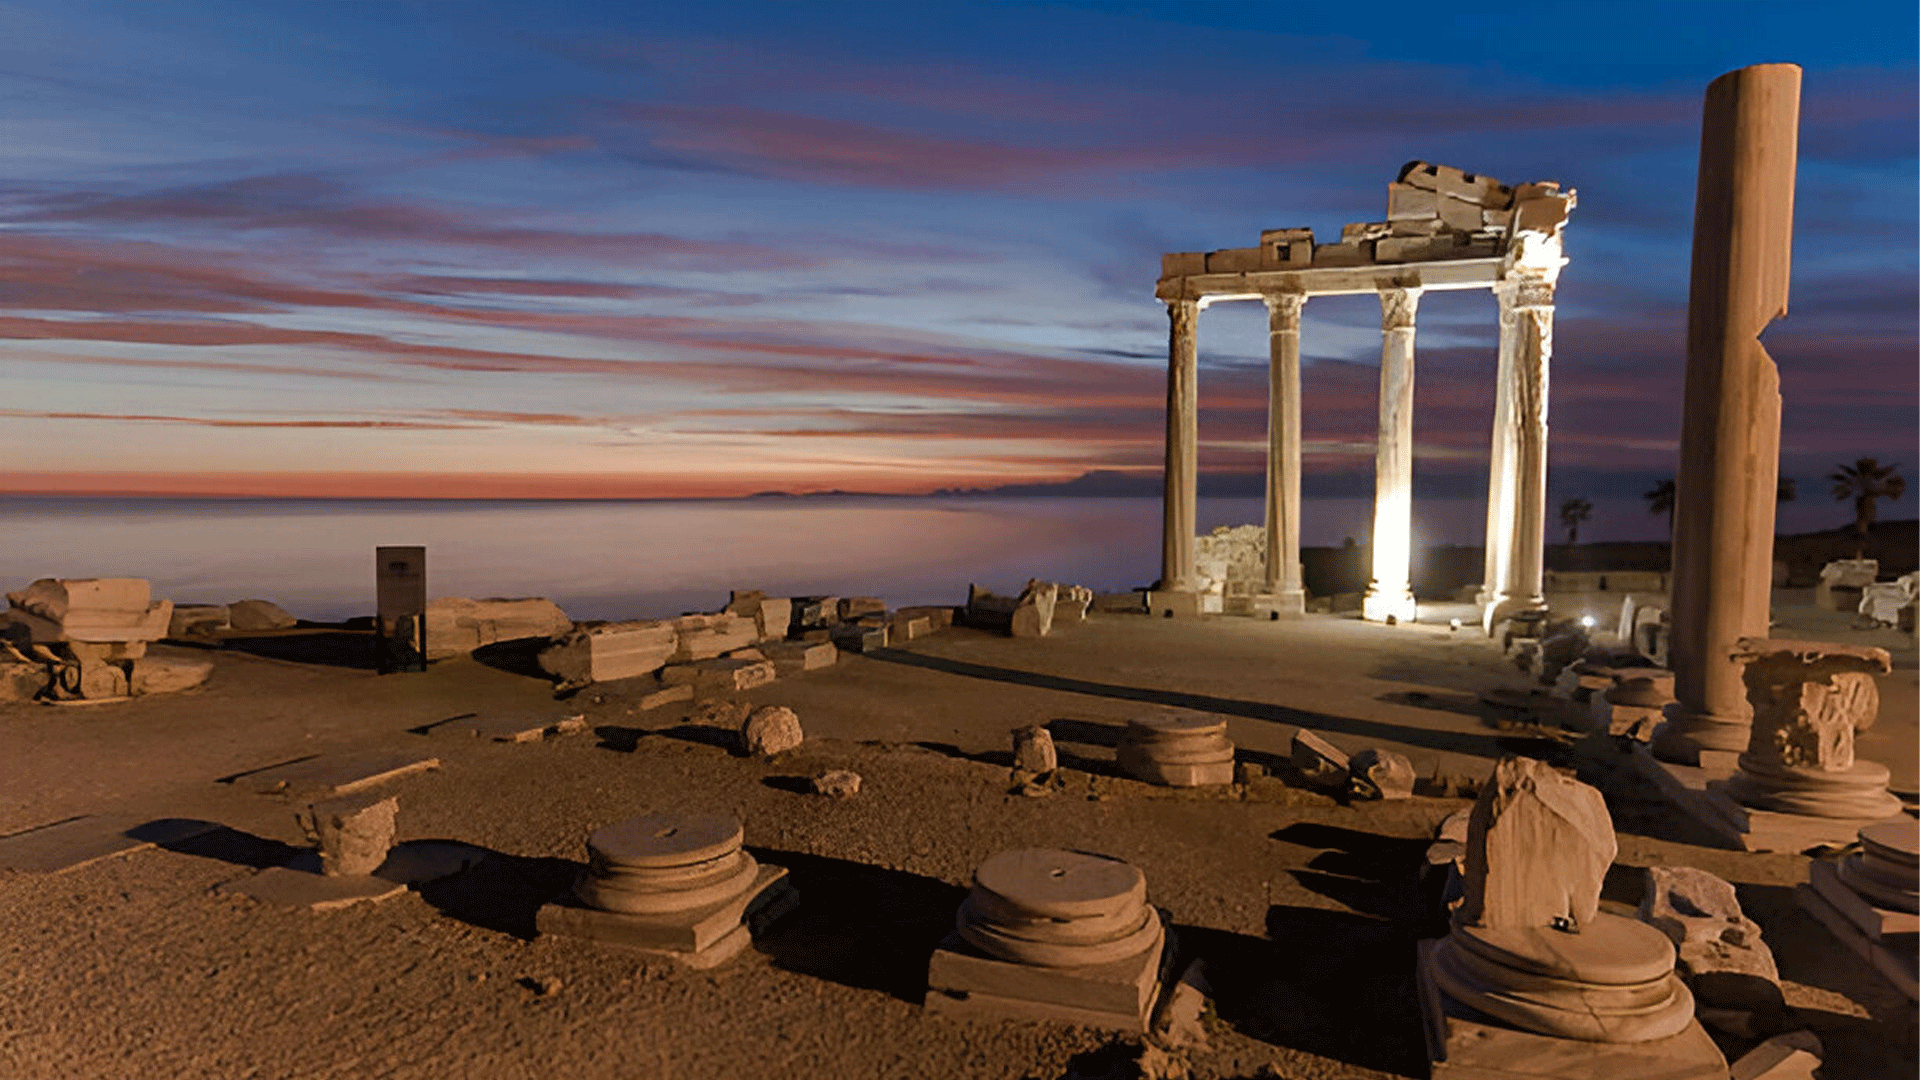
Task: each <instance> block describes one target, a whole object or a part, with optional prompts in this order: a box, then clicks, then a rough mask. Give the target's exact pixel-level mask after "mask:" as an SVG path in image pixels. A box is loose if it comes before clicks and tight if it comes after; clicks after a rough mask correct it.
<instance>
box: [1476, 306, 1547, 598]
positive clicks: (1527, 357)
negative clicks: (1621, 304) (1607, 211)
mask: <svg viewBox="0 0 1920 1080" xmlns="http://www.w3.org/2000/svg"><path fill="white" fill-rule="evenodd" d="M1553 285H1554V283H1553V279H1552V278H1551V277H1548V276H1545V275H1537V276H1536V275H1524V276H1517V277H1514V278H1510V279H1509V280H1508V282H1507V283H1506V284H1504V285H1503V286H1502V288H1501V289H1500V308H1501V311H1500V331H1501V335H1502V338H1503V339H1505V338H1507V335H1508V334H1509V333H1511V339H1510V340H1503V341H1502V346H1503V347H1502V349H1501V353H1502V356H1501V359H1502V360H1503V361H1505V362H1504V363H1503V364H1502V365H1501V371H1500V389H1499V397H1501V398H1504V409H1502V408H1501V405H1500V404H1499V403H1496V406H1495V412H1496V415H1495V422H1496V423H1498V422H1500V421H1501V420H1504V421H1505V424H1506V428H1505V430H1504V431H1503V432H1502V433H1501V436H1502V437H1501V438H1500V439H1498V440H1496V447H1497V449H1496V451H1495V454H1494V466H1495V467H1496V468H1498V469H1499V470H1500V471H1501V473H1502V474H1503V475H1502V476H1501V479H1500V482H1499V483H1498V484H1497V485H1496V486H1495V488H1494V489H1493V490H1492V491H1489V493H1488V498H1489V500H1492V499H1493V498H1494V497H1495V496H1496V495H1497V496H1498V498H1499V500H1500V504H1501V505H1500V509H1501V513H1500V515H1499V519H1500V525H1501V529H1500V531H1499V533H1498V535H1497V536H1496V535H1495V534H1492V533H1489V534H1488V536H1487V547H1488V549H1489V550H1490V551H1492V550H1493V549H1495V548H1496V547H1497V548H1498V557H1497V559H1496V558H1494V557H1489V559H1488V562H1489V564H1490V565H1493V566H1494V569H1495V570H1496V571H1497V574H1496V576H1494V577H1490V578H1489V579H1488V581H1489V589H1490V592H1491V595H1489V596H1488V597H1487V599H1486V607H1485V608H1484V609H1483V612H1482V619H1483V623H1484V626H1485V628H1486V630H1487V632H1488V633H1492V632H1493V628H1494V627H1495V626H1498V625H1499V623H1500V621H1501V620H1502V619H1505V618H1506V617H1508V616H1509V615H1513V614H1515V613H1517V612H1522V611H1533V610H1537V609H1540V608H1544V607H1545V606H1546V595H1545V593H1544V592H1543V591H1542V590H1543V585H1544V581H1543V576H1544V557H1545V555H1546V543H1547V369H1548V367H1549V366H1550V365H1551V364H1552V362H1553ZM1502 451H1504V452H1502ZM1488 516H1489V517H1490V518H1491V517H1492V516H1493V515H1492V514H1491V513H1490V514H1489V515H1488Z"/></svg>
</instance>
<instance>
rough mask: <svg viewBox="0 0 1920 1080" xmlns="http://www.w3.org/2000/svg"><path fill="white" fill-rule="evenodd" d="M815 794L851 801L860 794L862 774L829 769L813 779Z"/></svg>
mask: <svg viewBox="0 0 1920 1080" xmlns="http://www.w3.org/2000/svg"><path fill="white" fill-rule="evenodd" d="M813 793H814V794H815V795H828V796H832V797H833V798H836V799H851V798H853V797H854V796H855V795H858V794H859V793H860V774H859V773H857V772H853V771H851V770H848V769H829V770H827V771H826V772H823V773H821V774H820V775H819V776H816V777H814V778H813Z"/></svg>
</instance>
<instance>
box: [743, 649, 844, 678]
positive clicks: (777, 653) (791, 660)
mask: <svg viewBox="0 0 1920 1080" xmlns="http://www.w3.org/2000/svg"><path fill="white" fill-rule="evenodd" d="M760 651H761V652H764V653H766V655H767V659H768V660H769V661H771V662H772V663H773V670H774V672H775V673H776V674H777V675H778V676H779V677H780V678H783V679H785V678H788V677H790V676H793V675H799V674H801V673H803V672H808V671H818V670H819V669H821V668H825V667H832V666H833V663H834V661H836V660H838V659H840V650H839V649H838V648H837V647H835V645H834V644H833V643H832V642H831V641H773V642H768V643H767V644H765V645H762V646H761V647H760Z"/></svg>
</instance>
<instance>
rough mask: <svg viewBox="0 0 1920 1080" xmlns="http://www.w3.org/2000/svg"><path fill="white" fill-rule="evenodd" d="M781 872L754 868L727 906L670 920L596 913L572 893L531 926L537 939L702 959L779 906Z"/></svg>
mask: <svg viewBox="0 0 1920 1080" xmlns="http://www.w3.org/2000/svg"><path fill="white" fill-rule="evenodd" d="M786 876H787V871H786V868H785V867H780V866H768V865H766V864H765V863H762V864H760V871H759V873H758V874H756V875H755V876H754V879H753V884H751V885H749V886H747V888H746V889H745V890H744V891H742V892H741V893H740V894H739V895H738V896H735V897H734V898H732V899H730V900H722V901H720V902H718V903H714V904H708V905H707V906H705V907H698V908H693V909H691V910H689V911H682V912H674V913H672V914H670V915H624V914H620V913H617V912H611V911H599V910H596V909H594V908H590V907H587V906H585V905H584V904H581V903H580V902H578V901H577V900H575V899H574V897H573V890H572V889H568V890H567V891H566V892H565V893H562V894H561V895H560V896H558V897H556V898H554V899H553V900H551V901H549V902H548V903H546V904H545V905H543V906H542V907H541V908H540V911H539V914H538V915H536V916H535V918H534V925H535V926H536V927H537V928H538V929H539V931H540V933H542V934H553V935H555V936H556V937H573V938H581V939H584V940H587V941H594V942H599V943H600V944H603V945H614V946H618V947H621V948H626V949H639V950H645V951H653V952H661V953H703V952H707V951H708V950H710V949H712V948H713V947H714V946H715V945H716V944H717V943H718V942H719V941H720V939H721V938H722V937H724V936H725V935H727V934H729V933H732V932H733V930H734V928H735V927H737V926H739V925H740V924H741V922H742V921H743V920H746V921H752V920H753V919H754V918H756V917H758V916H760V914H761V911H760V909H762V908H764V907H768V906H770V905H775V904H778V903H780V902H782V897H781V895H780V894H781V893H782V892H791V891H792V887H791V886H790V885H789V886H786V887H785V889H776V888H775V886H776V885H777V884H779V883H782V882H784V881H785V878H786Z"/></svg>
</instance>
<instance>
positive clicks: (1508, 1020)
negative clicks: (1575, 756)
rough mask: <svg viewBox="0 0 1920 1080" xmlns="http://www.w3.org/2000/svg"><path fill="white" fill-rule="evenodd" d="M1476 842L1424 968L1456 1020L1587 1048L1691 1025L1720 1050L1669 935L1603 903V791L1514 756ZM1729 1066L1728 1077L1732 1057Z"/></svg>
mask: <svg viewBox="0 0 1920 1080" xmlns="http://www.w3.org/2000/svg"><path fill="white" fill-rule="evenodd" d="M1466 849H1467V850H1466V871H1465V897H1464V899H1463V901H1462V902H1461V904H1460V906H1459V907H1458V908H1457V909H1456V910H1455V912H1454V917H1453V929H1452V932H1451V933H1449V934H1448V935H1447V936H1446V937H1445V938H1442V939H1441V940H1440V941H1439V942H1437V943H1435V944H1434V945H1432V946H1431V947H1430V948H1429V949H1428V951H1427V952H1426V953H1425V955H1424V958H1423V961H1422V967H1421V977H1422V980H1423V984H1424V985H1429V986H1432V987H1435V988H1437V990H1438V993H1439V996H1440V998H1441V999H1442V1000H1443V1001H1444V1002H1445V1003H1446V1008H1445V1011H1446V1012H1447V1014H1448V1015H1449V1016H1454V1015H1464V1016H1479V1017H1484V1018H1491V1019H1493V1020H1495V1021H1498V1022H1500V1023H1501V1024H1504V1025H1507V1026H1508V1027H1510V1028H1512V1029H1517V1030H1518V1031H1520V1032H1528V1033H1532V1034H1533V1035H1536V1036H1550V1037H1553V1038H1556V1039H1566V1040H1577V1041H1579V1042H1583V1043H1608V1044H1642V1043H1659V1042H1661V1041H1662V1040H1672V1039H1673V1038H1674V1037H1675V1036H1677V1035H1681V1034H1682V1033H1683V1032H1691V1034H1692V1035H1696V1036H1698V1040H1697V1041H1699V1042H1704V1043H1706V1048H1707V1052H1708V1054H1709V1055H1710V1056H1711V1057H1714V1058H1717V1057H1718V1055H1717V1053H1715V1052H1712V1050H1711V1043H1710V1042H1709V1041H1707V1040H1706V1039H1705V1037H1704V1035H1699V1029H1698V1027H1697V1025H1695V1024H1694V1021H1693V997H1692V995H1691V994H1690V993H1689V992H1688V990H1687V988H1686V986H1685V985H1684V984H1682V983H1681V982H1680V980H1679V978H1678V977H1677V976H1676V975H1675V974H1674V950H1673V945H1672V943H1671V942H1669V941H1668V940H1667V938H1666V935H1664V934H1662V933H1661V932H1660V931H1658V930H1656V929H1654V928H1653V927H1651V926H1648V925H1646V924H1644V923H1641V922H1639V921H1637V920H1634V919H1628V918H1622V917H1620V916H1618V915H1610V914H1607V913H1605V912H1602V911H1601V910H1600V908H1599V903H1600V887H1601V883H1602V881H1603V880H1604V879H1605V877H1606V873H1607V867H1608V866H1609V865H1611V864H1612V862H1613V858H1614V855H1615V851H1616V848H1615V844H1614V835H1613V822H1612V820H1611V819H1610V818H1609V817H1608V815H1607V806H1606V802H1605V800H1604V799H1602V798H1601V796H1600V793H1599V792H1598V791H1596V790H1594V789H1593V788H1591V787H1588V786H1587V785H1585V784H1582V783H1580V782H1579V781H1577V780H1575V779H1573V778H1572V777H1570V776H1567V775H1565V774H1562V773H1560V772H1559V771H1557V770H1555V769H1554V768H1552V767H1551V766H1549V765H1547V764H1546V763H1545V762H1541V761H1535V760H1533V759H1530V758H1519V757H1508V758H1505V759H1503V760H1501V761H1500V763H1499V764H1498V765H1496V766H1495V767H1494V771H1493V776H1492V777H1491V778H1490V779H1489V781H1488V783H1487V785H1486V787H1485V789H1484V790H1483V791H1482V792H1481V794H1480V798H1479V800H1478V801H1477V802H1476V803H1475V804H1474V807H1473V812H1472V816H1471V817H1470V819H1469V821H1468V825H1467V844H1466ZM1434 1019H1435V1018H1433V1017H1429V1021H1430V1022H1431V1021H1432V1020H1434ZM1483 1030H1496V1031H1497V1030H1498V1029H1484V1028H1483ZM1669 1045H1671V1044H1669ZM1449 1048H1450V1049H1451V1047H1449ZM1688 1052H1689V1053H1692V1052H1694V1051H1692V1050H1689V1051H1688ZM1587 1053H1592V1052H1587ZM1445 1057H1446V1054H1445V1053H1442V1055H1441V1058H1442V1059H1444V1058H1445ZM1516 1060H1517V1059H1516ZM1719 1068H1720V1069H1721V1070H1722V1073H1721V1075H1724V1069H1725V1068H1726V1066H1725V1062H1724V1060H1722V1061H1720V1063H1719ZM1435 1072H1436V1075H1439V1074H1440V1069H1439V1068H1438V1067H1436V1070H1435ZM1476 1075H1477V1074H1476ZM1514 1075H1518V1076H1525V1075H1533V1074H1532V1073H1529V1072H1525V1071H1519V1070H1518V1069H1516V1072H1515V1073H1514ZM1543 1075H1564V1074H1562V1073H1558V1072H1554V1073H1544V1074H1543ZM1622 1075H1654V1074H1653V1073H1622ZM1659 1075H1674V1076H1693V1075H1696V1073H1694V1072H1683V1071H1675V1072H1671V1073H1666V1072H1662V1073H1660V1074H1659Z"/></svg>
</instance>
